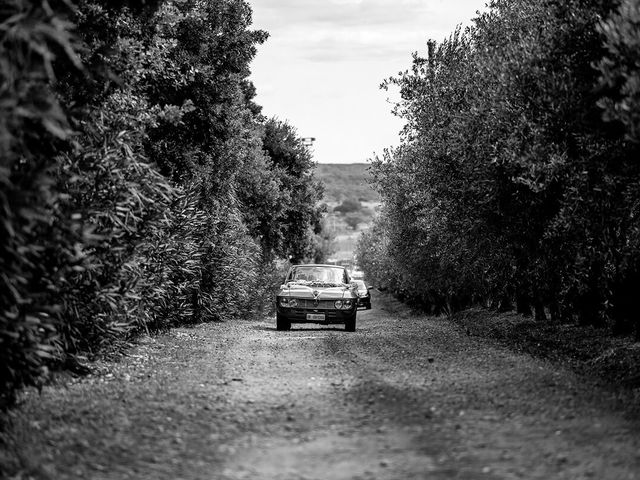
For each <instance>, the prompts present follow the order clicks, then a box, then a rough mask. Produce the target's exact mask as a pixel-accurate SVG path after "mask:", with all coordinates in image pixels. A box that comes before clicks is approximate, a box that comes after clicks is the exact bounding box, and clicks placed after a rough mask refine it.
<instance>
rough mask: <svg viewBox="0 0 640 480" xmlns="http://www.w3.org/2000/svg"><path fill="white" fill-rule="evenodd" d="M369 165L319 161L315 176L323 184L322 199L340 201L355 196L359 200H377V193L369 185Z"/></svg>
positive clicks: (332, 202) (331, 202)
mask: <svg viewBox="0 0 640 480" xmlns="http://www.w3.org/2000/svg"><path fill="white" fill-rule="evenodd" d="M368 167H369V165H368V164H366V163H349V164H344V163H319V164H317V165H316V178H318V179H319V180H322V182H323V183H324V185H325V191H324V201H325V202H327V203H329V204H334V203H340V202H342V201H343V200H344V199H345V198H352V197H355V198H357V199H358V200H360V201H361V202H379V201H380V197H379V196H378V193H377V192H376V191H375V190H374V189H373V188H372V187H371V185H369V182H368V180H369V172H368V171H367V169H368Z"/></svg>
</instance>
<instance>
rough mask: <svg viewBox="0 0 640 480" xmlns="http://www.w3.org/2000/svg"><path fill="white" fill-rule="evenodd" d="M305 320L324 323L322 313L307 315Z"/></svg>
mask: <svg viewBox="0 0 640 480" xmlns="http://www.w3.org/2000/svg"><path fill="white" fill-rule="evenodd" d="M307 320H313V321H324V313H307Z"/></svg>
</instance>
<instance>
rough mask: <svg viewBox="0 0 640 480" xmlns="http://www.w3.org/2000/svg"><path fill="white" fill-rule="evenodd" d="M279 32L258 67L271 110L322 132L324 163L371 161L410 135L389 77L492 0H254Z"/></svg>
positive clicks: (306, 131)
mask: <svg viewBox="0 0 640 480" xmlns="http://www.w3.org/2000/svg"><path fill="white" fill-rule="evenodd" d="M249 2H250V4H251V6H252V9H253V27H252V28H253V29H261V30H266V31H267V32H269V35H270V36H269V39H268V40H267V41H266V42H265V43H264V44H263V45H261V46H259V47H258V54H257V56H256V58H255V59H254V61H253V63H252V66H251V70H252V76H251V80H252V81H253V83H254V85H255V87H256V90H257V97H256V99H255V101H256V102H257V103H258V104H259V105H262V107H263V114H265V115H266V116H268V117H277V118H279V119H280V120H286V121H287V122H288V123H289V124H291V125H292V126H294V127H295V128H296V130H297V133H298V135H299V136H300V137H314V138H315V141H314V142H313V145H312V147H311V148H312V152H313V154H314V160H315V161H317V162H318V163H363V162H367V161H369V159H371V158H374V156H375V155H378V156H381V155H382V154H383V151H384V149H385V148H389V147H394V146H397V145H398V144H399V143H400V137H399V132H400V130H401V128H402V125H403V122H402V120H401V119H399V118H397V117H394V116H393V115H392V113H391V110H392V108H393V105H392V103H391V102H392V100H393V98H394V97H397V92H395V91H390V92H386V91H384V90H381V89H380V84H381V83H382V81H383V80H384V79H386V78H389V77H392V76H397V75H398V73H399V72H400V71H404V70H406V69H407V68H409V67H410V66H411V53H412V52H415V51H417V52H418V53H419V54H421V55H426V49H427V40H429V39H434V40H436V41H441V40H443V39H444V38H446V37H448V36H449V35H450V34H451V33H452V32H453V31H454V29H455V28H456V25H458V24H462V25H467V24H469V23H470V22H471V19H472V18H474V17H475V16H476V12H477V11H478V10H483V9H484V8H485V2H486V0H249Z"/></svg>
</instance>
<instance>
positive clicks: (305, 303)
mask: <svg viewBox="0 0 640 480" xmlns="http://www.w3.org/2000/svg"><path fill="white" fill-rule="evenodd" d="M297 302H298V306H297V308H309V309H330V308H336V307H335V305H334V303H335V300H318V303H317V304H316V303H315V301H314V300H312V299H307V298H302V299H298V300H297Z"/></svg>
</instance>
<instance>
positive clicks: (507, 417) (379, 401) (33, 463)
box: [14, 293, 640, 480]
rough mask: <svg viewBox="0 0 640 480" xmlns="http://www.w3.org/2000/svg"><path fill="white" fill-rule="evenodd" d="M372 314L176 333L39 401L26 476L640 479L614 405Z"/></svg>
mask: <svg viewBox="0 0 640 480" xmlns="http://www.w3.org/2000/svg"><path fill="white" fill-rule="evenodd" d="M373 303H374V309H373V310H370V311H361V312H359V314H358V330H357V331H356V332H355V333H347V332H345V331H344V330H343V329H342V328H330V327H323V326H319V327H316V326H311V325H303V326H297V325H294V327H293V329H292V330H291V331H289V332H278V331H276V330H275V325H274V320H273V319H265V320H264V321H261V322H250V321H239V322H225V323H217V324H208V325H201V326H198V327H196V328H194V329H180V330H176V331H174V332H172V333H171V334H168V335H165V336H161V337H158V338H155V339H154V338H147V339H146V340H144V341H143V342H142V343H141V345H140V346H139V347H137V348H136V349H135V350H134V351H133V352H132V355H131V356H130V357H129V358H128V359H126V360H125V361H123V362H119V363H118V364H115V365H111V366H108V365H107V366H105V368H107V367H108V369H107V370H105V371H104V372H103V373H102V374H101V375H96V376H93V377H90V378H85V379H82V380H79V381H75V382H72V383H70V384H66V385H58V386H53V387H48V388H46V389H45V390H44V392H43V393H42V394H41V395H38V394H36V393H32V394H30V395H27V396H26V398H25V399H24V404H23V406H22V407H21V409H20V411H19V415H20V417H19V418H22V420H21V421H22V424H21V423H20V419H17V420H16V431H15V433H14V434H15V436H16V437H18V438H17V440H18V442H19V443H20V445H21V446H20V449H21V452H20V455H22V456H23V458H22V467H21V468H22V470H21V472H20V475H22V477H16V478H28V476H32V477H33V478H56V479H57V478H95V479H126V478H131V479H134V478H135V479H154V480H155V479H221V480H232V479H261V480H262V479H265V480H266V479H284V480H288V479H292V480H293V479H520V478H522V479H545V480H546V479H616V480H617V479H640V435H639V432H640V428H639V427H640V424H639V423H638V421H637V420H636V419H633V418H631V417H630V416H628V415H625V413H624V411H622V410H620V409H618V407H617V404H616V400H615V398H614V397H613V394H611V393H608V392H606V391H604V390H601V389H599V388H597V387H595V386H594V384H592V383H591V382H590V381H589V380H588V379H584V378H580V377H577V376H576V375H574V374H573V373H572V372H570V371H568V370H565V369H563V368H559V367H558V366H557V365H554V364H551V363H546V362H544V361H541V360H538V359H534V358H531V357H529V356H525V355H521V354H517V353H514V352H511V351H509V350H507V349H505V348H504V347H501V346H499V345H498V344H497V343H493V342H491V341H488V340H485V339H479V338H475V337H469V336H467V335H466V334H465V332H463V331H461V330H460V329H459V328H457V327H456V326H454V325H453V324H451V323H450V322H448V321H447V320H446V319H440V318H433V317H422V316H414V315H411V314H410V313H409V312H408V311H407V309H406V307H404V306H402V305H401V304H399V303H397V302H395V301H393V300H392V299H390V298H388V297H386V296H384V295H381V294H379V293H378V294H377V295H376V296H375V297H374V299H373Z"/></svg>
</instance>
